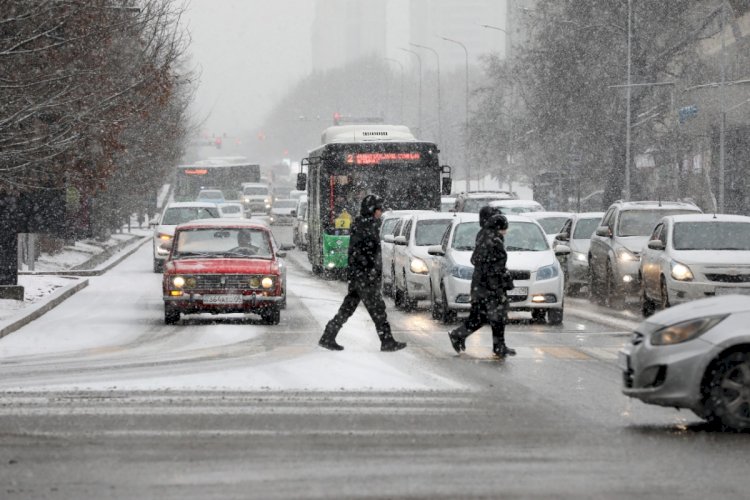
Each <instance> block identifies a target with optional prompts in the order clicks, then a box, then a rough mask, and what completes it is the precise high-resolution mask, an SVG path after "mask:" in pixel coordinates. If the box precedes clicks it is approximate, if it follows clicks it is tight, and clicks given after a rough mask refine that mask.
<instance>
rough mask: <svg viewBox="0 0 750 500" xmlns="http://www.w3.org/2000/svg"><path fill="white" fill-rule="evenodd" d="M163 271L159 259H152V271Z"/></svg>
mask: <svg viewBox="0 0 750 500" xmlns="http://www.w3.org/2000/svg"><path fill="white" fill-rule="evenodd" d="M163 271H164V270H163V269H162V265H161V261H160V260H159V259H154V272H155V273H161V272H163Z"/></svg>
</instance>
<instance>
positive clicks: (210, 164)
mask: <svg viewBox="0 0 750 500" xmlns="http://www.w3.org/2000/svg"><path fill="white" fill-rule="evenodd" d="M246 182H260V165H257V164H253V163H250V162H248V161H246V160H245V161H243V160H242V159H241V158H233V157H230V158H226V159H224V158H215V159H208V160H201V161H198V162H195V163H193V164H191V165H178V166H177V169H176V170H175V178H174V200H175V201H193V200H195V197H196V196H198V193H199V192H200V190H201V189H204V188H205V189H208V188H211V189H220V190H221V191H222V192H223V193H224V198H226V199H227V200H235V199H239V192H240V191H241V190H242V183H246Z"/></svg>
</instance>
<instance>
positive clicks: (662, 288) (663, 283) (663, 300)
mask: <svg viewBox="0 0 750 500" xmlns="http://www.w3.org/2000/svg"><path fill="white" fill-rule="evenodd" d="M659 292H660V293H659V306H660V307H661V308H662V309H667V308H669V306H670V305H671V304H670V303H669V291H668V290H667V280H665V279H664V276H662V277H661V280H660V283H659Z"/></svg>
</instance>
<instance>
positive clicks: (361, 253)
mask: <svg viewBox="0 0 750 500" xmlns="http://www.w3.org/2000/svg"><path fill="white" fill-rule="evenodd" d="M382 214H383V200H382V199H381V198H380V197H379V196H376V195H373V194H368V195H367V196H365V197H364V198H363V199H362V206H361V208H360V215H359V216H358V217H357V218H356V219H355V220H354V224H353V225H352V228H351V238H350V239H349V263H348V266H347V279H348V282H349V290H348V293H347V294H346V297H344V302H343V303H342V304H341V307H340V308H339V310H338V312H337V313H336V316H334V317H333V319H331V321H329V322H328V324H327V325H326V328H325V331H324V332H323V336H322V337H321V338H320V341H319V342H318V345H320V346H321V347H325V348H326V349H330V350H332V351H340V350H342V349H344V348H343V346H341V345H339V344H338V343H337V342H336V335H338V333H339V330H341V327H342V326H343V325H344V323H346V320H348V319H349V317H350V316H351V315H352V314H354V311H355V309H357V306H358V305H359V302H360V301H362V302H364V304H365V308H367V312H368V313H369V314H370V318H372V321H373V322H374V323H375V329H376V330H377V333H378V336H379V337H380V350H381V351H398V350H400V349H403V348H404V347H406V343H404V342H397V341H396V340H395V339H394V338H393V335H391V325H390V323H388V316H387V315H386V312H385V301H384V300H383V296H382V295H381V290H382V280H383V261H382V258H381V255H380V216H381V215H382Z"/></svg>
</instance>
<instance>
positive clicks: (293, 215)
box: [289, 210, 297, 217]
mask: <svg viewBox="0 0 750 500" xmlns="http://www.w3.org/2000/svg"><path fill="white" fill-rule="evenodd" d="M289 215H291V216H292V217H297V211H296V210H292V211H291V212H290V213H289Z"/></svg>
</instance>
